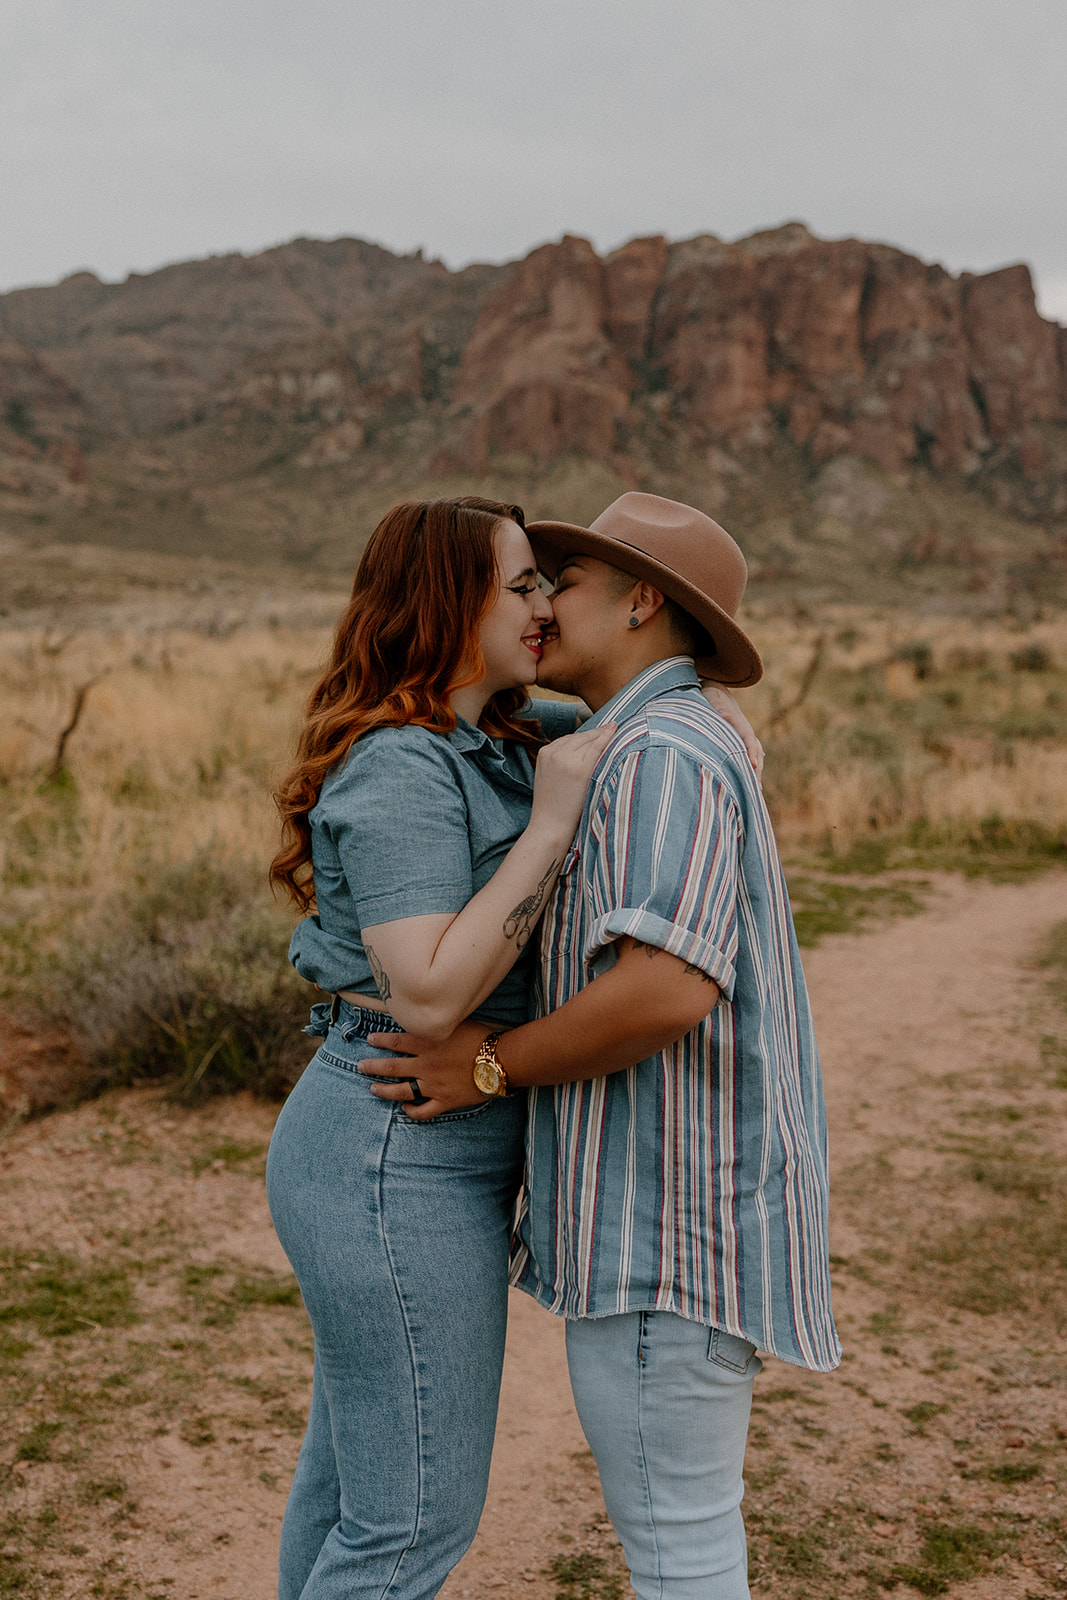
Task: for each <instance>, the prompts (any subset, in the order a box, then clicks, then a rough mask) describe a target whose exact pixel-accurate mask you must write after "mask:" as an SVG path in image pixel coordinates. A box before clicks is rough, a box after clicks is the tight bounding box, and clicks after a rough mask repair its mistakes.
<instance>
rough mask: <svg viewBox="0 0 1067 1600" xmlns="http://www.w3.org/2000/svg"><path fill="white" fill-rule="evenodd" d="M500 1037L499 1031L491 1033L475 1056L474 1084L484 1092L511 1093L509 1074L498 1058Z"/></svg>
mask: <svg viewBox="0 0 1067 1600" xmlns="http://www.w3.org/2000/svg"><path fill="white" fill-rule="evenodd" d="M499 1038H500V1035H499V1033H491V1034H490V1035H489V1037H488V1039H483V1040H482V1044H481V1048H480V1049H479V1051H478V1054H477V1055H476V1056H475V1058H474V1086H475V1088H476V1089H480V1090H481V1091H482V1093H483V1094H497V1095H506V1094H508V1093H510V1090H509V1089H508V1075H507V1073H506V1072H505V1071H504V1069H503V1067H502V1066H501V1065H500V1062H499V1061H498V1060H497V1058H496V1042H497V1040H498V1039H499Z"/></svg>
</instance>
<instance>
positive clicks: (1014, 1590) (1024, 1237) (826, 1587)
mask: <svg viewBox="0 0 1067 1600" xmlns="http://www.w3.org/2000/svg"><path fill="white" fill-rule="evenodd" d="M1064 919H1067V874H1050V875H1048V876H1046V877H1044V878H1040V879H1036V880H1031V881H1029V882H1027V883H1025V884H990V883H985V882H968V881H964V880H962V879H958V878H948V877H946V878H943V879H938V880H935V882H934V885H933V889H932V891H931V894H930V897H929V899H928V901H927V904H926V909H925V910H924V911H923V912H922V914H921V915H919V916H916V917H912V918H908V919H901V920H896V921H892V922H888V923H884V924H882V925H880V926H873V927H872V926H868V931H866V932H864V933H862V934H850V935H839V936H835V937H832V938H829V939H827V940H826V941H825V942H824V943H823V945H822V946H821V947H820V948H819V949H817V950H815V951H813V952H810V953H809V954H808V955H807V957H806V960H805V966H806V970H807V973H808V977H809V982H810V985H811V989H812V994H813V1001H814V1006H815V1013H816V1020H817V1025H818V1033H819V1039H820V1045H821V1049H822V1054H823V1062H824V1070H825V1075H826V1088H827V1098H828V1105H829V1118H830V1128H831V1140H832V1163H833V1181H834V1211H833V1239H832V1248H833V1252H834V1263H835V1293H836V1301H835V1304H836V1311H837V1316H838V1321H839V1326H840V1329H841V1335H842V1339H843V1342H844V1345H845V1352H846V1354H845V1360H844V1362H843V1364H842V1367H841V1369H840V1371H839V1372H838V1373H836V1374H834V1375H832V1376H830V1377H817V1376H814V1375H811V1374H806V1373H804V1372H801V1371H799V1370H796V1369H791V1368H788V1367H785V1366H783V1365H781V1364H779V1363H775V1362H768V1363H767V1365H766V1367H765V1370H764V1373H763V1375H762V1376H761V1377H760V1379H759V1380H758V1382H757V1386H756V1406H755V1413H754V1418H753V1427H752V1433H751V1443H750V1452H749V1461H748V1469H747V1474H746V1475H747V1481H748V1495H747V1500H746V1511H747V1518H748V1523H749V1530H750V1544H751V1551H752V1572H753V1592H754V1594H755V1595H757V1596H760V1595H766V1596H768V1597H770V1596H774V1597H776V1600H777V1597H781V1600H801V1597H804V1600H806V1597H809V1596H810V1597H825V1600H847V1597H850V1596H865V1595H866V1596H872V1595H877V1594H880V1593H883V1592H885V1591H887V1590H891V1591H893V1592H895V1593H896V1594H897V1595H898V1596H900V1597H910V1596H915V1595H938V1594H946V1595H948V1596H949V1597H950V1600H1039V1597H1040V1600H1045V1597H1052V1596H1062V1595H1067V1505H1065V1503H1064V1490H1065V1485H1067V1460H1065V1455H1064V1452H1065V1442H1064V1441H1065V1440H1067V1389H1065V1378H1067V1320H1065V1300H1067V1290H1065V1284H1067V1272H1065V1263H1064V1231H1063V1221H1064V1216H1065V1213H1064V1210H1063V1205H1062V1199H1063V1184H1062V1174H1063V1171H1064V1155H1065V1144H1067V1136H1065V1131H1064V1115H1063V1114H1064V1109H1065V1104H1067V1071H1065V1063H1067V1044H1065V1043H1064V1038H1065V1035H1067V1017H1065V1015H1064V1012H1063V1009H1062V1007H1061V1005H1060V1003H1059V1002H1058V1001H1057V1000H1056V999H1055V997H1054V996H1053V995H1052V994H1051V992H1050V989H1049V981H1048V976H1047V973H1046V972H1045V971H1044V970H1043V969H1042V968H1041V967H1040V966H1039V965H1038V963H1037V960H1036V956H1037V953H1038V952H1039V950H1040V948H1041V947H1042V944H1043V942H1044V941H1047V939H1048V937H1049V934H1050V931H1051V930H1052V928H1053V926H1054V925H1056V924H1057V923H1060V922H1062V921H1064ZM274 1114H275V1112H274V1110H273V1109H272V1108H271V1107H269V1106H265V1105H262V1104H256V1103H253V1102H251V1101H249V1100H246V1099H237V1100H231V1101H225V1102H215V1103H212V1104H211V1105H209V1106H208V1107H206V1108H204V1109H200V1110H196V1111H185V1110H179V1109H176V1108H175V1107H174V1106H172V1105H169V1104H167V1102H166V1101H165V1100H164V1099H163V1098H162V1097H161V1095H160V1094H159V1092H158V1091H156V1090H152V1091H129V1092H124V1093H120V1094H113V1095H109V1096H107V1097H106V1098H104V1099H103V1100H98V1101H95V1102H93V1103H89V1104H86V1105H83V1106H81V1107H79V1108H77V1109H76V1110H73V1111H69V1112H60V1113H55V1114H52V1115H50V1116H47V1117H44V1118H42V1119H41V1120H39V1121H35V1122H31V1123H22V1124H16V1125H15V1126H13V1127H11V1128H9V1129H8V1131H7V1133H6V1136H5V1138H4V1142H3V1144H2V1146H0V1187H2V1194H3V1201H2V1204H3V1212H4V1216H5V1223H4V1240H3V1243H4V1247H5V1252H6V1255H7V1265H8V1269H9V1270H8V1275H7V1286H6V1288H5V1290H4V1292H3V1303H2V1304H0V1355H2V1365H0V1373H2V1376H0V1383H2V1384H3V1385H4V1392H6V1395H7V1397H8V1401H9V1405H8V1406H7V1407H6V1408H5V1409H6V1411H7V1415H6V1417H5V1421H4V1433H3V1440H2V1444H0V1519H2V1520H0V1596H7V1595H18V1596H20V1597H22V1596H29V1597H33V1596H38V1595H39V1596H42V1597H53V1596H58V1597H62V1600H82V1597H85V1600H89V1597H90V1596H93V1597H95V1596H103V1597H104V1600H126V1597H133V1596H142V1595H143V1596H148V1597H151V1600H162V1597H164V1596H168V1597H171V1600H207V1597H218V1600H269V1597H270V1596H271V1595H272V1593H273V1571H274V1561H275V1553H276V1547H277V1536H278V1527H279V1523H280V1518H281V1512H282V1508H283V1505H284V1499H285V1493H286V1488H287V1484H288V1479H289V1474H290V1472H291V1468H292V1465H293V1461H294V1460H295V1456H296V1452H297V1449H298V1447H299V1438H300V1430H301V1426H302V1417H303V1411H304V1407H305V1405H306V1401H307V1392H308V1380H309V1374H310V1338H309V1334H308V1330H307V1325H306V1322H305V1320H304V1316H303V1311H302V1309H301V1307H300V1305H299V1302H298V1300H297V1297H296V1295H295V1292H294V1286H293V1284H292V1281H291V1279H290V1277H289V1275H288V1269H287V1264H286V1262H285V1259H284V1257H283V1256H282V1254H281V1251H280V1249H279V1247H278V1245H277V1242H276V1241H275V1238H274V1235H273V1233H272V1231H271V1228H270V1222H269V1218H268V1215H267V1208H266V1203H265V1199H264V1196H263V1190H262V1165H263V1154H264V1151H265V1148H266V1144H267V1141H268V1139H269V1136H270V1128H271V1123H272V1121H273V1117H274ZM619 1572H620V1566H619V1558H618V1550H617V1546H616V1544H615V1540H614V1536H613V1534H612V1532H611V1529H610V1526H609V1525H608V1524H607V1523H606V1519H605V1517H604V1512H603V1506H602V1503H601V1501H600V1498H599V1491H598V1487H597V1480H596V1474H595V1470H594V1469H593V1467H592V1464H591V1461H590V1458H589V1456H588V1453H587V1452H586V1450H585V1446H584V1441H583V1439H582V1436H581V1433H580V1430H579V1428H578V1424H577V1420H576V1418H575V1416H574V1412H573V1408H572V1406H571V1402H570V1397H569V1393H568V1389H567V1382H566V1372H565V1365H564V1358H563V1349H562V1328H561V1326H560V1325H559V1324H558V1323H557V1322H556V1321H555V1320H554V1319H553V1318H551V1317H549V1316H548V1315H547V1314H545V1313H543V1312H541V1311H540V1310H539V1309H538V1308H537V1307H536V1306H534V1305H533V1304H532V1303H530V1302H528V1301H526V1300H525V1299H524V1298H523V1297H521V1296H513V1306H512V1320H511V1328H510V1333H509V1341H508V1358H507V1366H506V1370H505V1378H504V1392H503V1403H502V1408H501V1417H500V1424H499V1430H498V1435H497V1449H496V1456H495V1461H494V1468H493V1478H492V1483H491V1488H490V1495H489V1502H488V1505H487V1507H486V1511H485V1516H484V1518H483V1522H482V1526H481V1530H480V1532H479V1534H478V1538H477V1541H476V1543H475V1545H474V1547H473V1548H472V1550H471V1551H470V1553H469V1555H468V1556H467V1557H466V1559H465V1560H464V1561H463V1563H462V1564H461V1566H460V1567H459V1568H458V1569H457V1570H456V1572H455V1573H454V1574H453V1576H452V1578H451V1579H450V1580H449V1583H448V1585H447V1587H446V1589H445V1590H444V1591H443V1593H444V1595H445V1596H446V1600H490V1597H495V1596H497V1595H501V1594H504V1595H524V1596H529V1597H530V1600H553V1597H555V1596H561V1597H563V1600H613V1597H621V1595H622V1594H623V1593H624V1592H626V1590H627V1588H628V1586H627V1585H625V1583H621V1582H620V1579H619V1576H618V1574H619Z"/></svg>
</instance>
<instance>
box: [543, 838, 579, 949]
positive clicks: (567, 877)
mask: <svg viewBox="0 0 1067 1600" xmlns="http://www.w3.org/2000/svg"><path fill="white" fill-rule="evenodd" d="M583 889H584V886H583V882H582V852H581V848H580V846H579V844H578V841H577V840H575V841H574V843H573V844H572V845H571V847H570V849H569V850H568V851H567V854H566V855H565V856H564V858H563V865H562V867H561V868H560V870H559V877H558V878H557V879H556V885H555V888H554V890H553V892H552V897H551V899H550V901H549V908H548V915H547V917H546V918H545V926H544V931H543V933H542V939H543V940H547V944H548V947H547V949H546V951H545V955H546V962H545V965H547V966H548V967H550V968H551V967H557V968H558V965H559V963H561V962H562V961H565V960H569V958H570V957H571V955H572V952H574V951H576V950H577V951H579V952H580V951H581V948H582V943H583V938H584V927H585V922H586V907H585V895H584V892H583Z"/></svg>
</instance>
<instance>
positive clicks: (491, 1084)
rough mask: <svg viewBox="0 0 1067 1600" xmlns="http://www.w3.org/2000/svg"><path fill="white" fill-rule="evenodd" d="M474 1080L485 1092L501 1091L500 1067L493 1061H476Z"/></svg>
mask: <svg viewBox="0 0 1067 1600" xmlns="http://www.w3.org/2000/svg"><path fill="white" fill-rule="evenodd" d="M474 1082H475V1085H476V1086H477V1087H478V1088H479V1089H480V1090H481V1091H482V1093H483V1094H499V1093H500V1068H499V1067H498V1066H495V1065H494V1064H493V1062H491V1061H476V1062H475V1063H474Z"/></svg>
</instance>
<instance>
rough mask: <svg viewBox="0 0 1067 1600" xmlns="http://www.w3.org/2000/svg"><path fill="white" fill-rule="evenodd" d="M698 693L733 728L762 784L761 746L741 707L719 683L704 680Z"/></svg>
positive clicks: (762, 757)
mask: <svg viewBox="0 0 1067 1600" xmlns="http://www.w3.org/2000/svg"><path fill="white" fill-rule="evenodd" d="M700 692H701V694H702V695H703V696H704V699H705V700H706V701H707V702H708V705H709V706H711V708H712V710H713V711H717V712H718V713H719V715H720V717H722V719H723V721H724V722H728V723H729V724H730V726H731V728H733V730H734V732H735V733H737V734H739V735H740V737H741V740H742V742H743V744H744V746H745V749H746V750H747V751H748V759H749V760H750V761H751V763H752V766H753V769H754V771H755V774H756V777H757V778H758V779H759V781H760V783H761V784H762V783H763V761H764V750H763V746H762V745H761V744H760V742H759V740H758V739H757V738H756V730H755V728H754V727H753V726H752V724H751V722H749V720H748V718H747V717H746V716H745V713H744V712H743V711H742V710H741V707H740V706H739V705H738V703H737V701H736V700H735V699H734V697H733V695H732V694H731V693H730V691H729V689H727V688H724V686H723V685H722V684H721V683H714V682H712V681H711V680H710V679H707V678H705V679H703V681H702V682H701V685H700Z"/></svg>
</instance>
